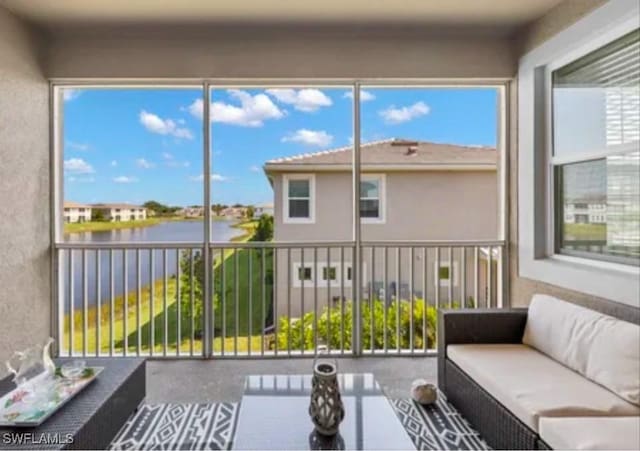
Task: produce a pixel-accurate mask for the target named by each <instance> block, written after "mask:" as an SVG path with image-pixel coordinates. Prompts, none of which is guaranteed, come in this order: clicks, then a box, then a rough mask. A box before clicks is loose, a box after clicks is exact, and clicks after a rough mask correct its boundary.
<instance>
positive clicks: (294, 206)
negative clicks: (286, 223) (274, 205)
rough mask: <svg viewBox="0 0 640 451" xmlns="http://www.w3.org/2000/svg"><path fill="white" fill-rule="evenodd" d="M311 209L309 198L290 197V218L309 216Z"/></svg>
mask: <svg viewBox="0 0 640 451" xmlns="http://www.w3.org/2000/svg"><path fill="white" fill-rule="evenodd" d="M309 210H310V209H309V199H289V217H290V218H308V217H309Z"/></svg>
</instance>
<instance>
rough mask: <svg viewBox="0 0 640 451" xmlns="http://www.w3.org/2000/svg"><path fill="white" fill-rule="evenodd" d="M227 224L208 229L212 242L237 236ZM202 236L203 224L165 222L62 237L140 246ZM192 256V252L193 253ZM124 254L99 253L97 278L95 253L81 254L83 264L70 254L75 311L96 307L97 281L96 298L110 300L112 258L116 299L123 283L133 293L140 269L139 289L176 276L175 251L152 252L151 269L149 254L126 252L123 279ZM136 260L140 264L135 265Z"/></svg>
mask: <svg viewBox="0 0 640 451" xmlns="http://www.w3.org/2000/svg"><path fill="white" fill-rule="evenodd" d="M232 226H233V222H231V221H213V222H212V228H211V232H212V234H211V236H212V239H213V240H214V241H216V242H222V241H225V242H226V241H230V240H231V239H232V238H233V237H235V236H238V235H241V234H242V233H243V232H242V230H240V229H237V228H233V227H232ZM203 235H204V224H203V222H202V221H167V222H162V223H160V224H157V225H154V226H150V227H140V228H137V229H119V230H109V231H104V232H82V233H71V234H68V235H65V239H66V240H67V241H68V242H72V243H107V242H114V241H115V242H128V243H131V244H132V246H135V243H144V242H182V241H202V240H203ZM194 252H195V251H194ZM124 253H125V252H124V251H123V250H113V252H112V255H111V256H110V252H109V251H108V250H103V251H100V265H99V266H100V274H99V275H98V274H97V265H96V262H97V256H98V254H97V252H96V251H92V250H88V251H85V253H84V255H85V261H84V262H83V259H82V254H83V253H82V251H74V253H73V269H72V271H73V304H74V306H75V307H80V306H82V304H83V302H84V299H85V292H86V299H87V303H88V305H89V306H93V305H95V304H96V301H97V299H98V284H97V283H96V281H97V280H99V281H100V287H99V294H100V300H101V303H108V302H109V301H110V298H111V289H112V288H111V258H113V295H114V296H120V295H122V294H123V293H124V291H125V286H124V285H125V284H124V281H125V280H126V282H127V286H126V291H128V292H131V291H135V290H136V289H137V283H138V279H137V274H138V272H137V270H138V266H139V267H140V286H141V287H144V286H146V285H148V284H149V281H150V280H157V279H161V278H162V277H164V275H165V274H166V276H167V277H171V276H174V275H176V274H177V272H178V268H177V267H178V261H179V260H178V259H179V251H177V250H176V249H167V250H166V251H163V250H155V251H154V252H153V269H152V265H151V251H150V250H148V249H142V250H139V251H136V250H135V249H131V250H127V251H126V254H127V270H126V275H125V268H124ZM138 256H139V257H140V261H138ZM69 266H70V265H69V257H68V252H65V256H64V262H63V267H62V272H63V277H64V296H63V297H64V300H65V303H64V305H65V312H67V313H68V311H69V300H70V296H71V293H70V283H69V282H70V281H69V279H70V277H69ZM83 267H84V268H86V270H85V271H86V275H87V277H86V283H85V282H84V280H83V277H82V275H83Z"/></svg>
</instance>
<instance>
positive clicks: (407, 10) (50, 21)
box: [0, 0, 560, 31]
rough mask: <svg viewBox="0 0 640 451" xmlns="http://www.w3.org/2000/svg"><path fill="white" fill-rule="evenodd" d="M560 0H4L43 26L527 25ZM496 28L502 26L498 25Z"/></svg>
mask: <svg viewBox="0 0 640 451" xmlns="http://www.w3.org/2000/svg"><path fill="white" fill-rule="evenodd" d="M559 2H560V0H321V1H316V0H0V6H4V7H5V8H7V9H9V10H11V11H12V12H13V13H14V14H16V15H17V16H19V17H21V18H23V19H25V20H27V21H29V22H32V23H35V24H37V25H39V26H42V27H45V28H58V27H65V26H71V27H73V26H96V25H108V26H113V25H123V26H127V25H150V26H153V25H189V24H230V23H244V24H266V25H268V24H280V23H287V24H308V23H309V24H317V25H340V24H362V25H368V24H385V25H387V24H388V25H400V26H401V25H412V26H416V25H418V26H419V25H425V26H426V25H438V26H460V27H467V26H469V27H489V28H491V27H495V28H496V29H500V31H505V30H508V29H514V28H516V27H519V26H521V25H524V24H526V23H528V22H530V21H532V20H534V19H536V18H538V17H540V16H541V15H543V14H544V13H545V12H547V11H548V10H549V9H550V8H552V7H553V6H555V5H556V4H558V3H559ZM496 31H498V30H496Z"/></svg>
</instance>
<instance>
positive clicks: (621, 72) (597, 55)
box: [551, 30, 640, 265]
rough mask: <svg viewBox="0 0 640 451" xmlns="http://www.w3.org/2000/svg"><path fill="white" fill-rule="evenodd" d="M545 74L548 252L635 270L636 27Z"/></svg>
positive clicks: (639, 200) (639, 163)
mask: <svg viewBox="0 0 640 451" xmlns="http://www.w3.org/2000/svg"><path fill="white" fill-rule="evenodd" d="M551 77H552V102H553V109H552V111H553V155H552V157H551V163H552V165H553V167H554V182H555V183H554V186H555V188H554V189H555V195H554V199H555V204H556V206H555V210H556V212H555V218H556V220H555V223H556V233H555V237H556V239H555V250H556V252H558V253H561V254H569V255H576V256H580V257H585V258H591V259H600V260H610V261H617V262H620V263H627V264H633V265H640V150H639V147H638V146H639V144H640V30H636V31H633V32H632V33H629V34H627V35H625V36H623V37H621V38H619V39H617V40H616V41H614V42H611V43H610V44H608V45H606V46H604V47H602V48H599V49H597V50H595V51H593V52H591V53H588V54H587V55H585V56H583V57H581V58H579V59H577V60H575V61H573V62H571V63H569V64H567V65H565V66H563V67H560V68H558V69H556V70H554V71H553V72H552V75H551ZM593 210H599V212H600V214H599V215H597V216H594V215H592V214H589V211H593Z"/></svg>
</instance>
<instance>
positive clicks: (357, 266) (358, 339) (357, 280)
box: [351, 82, 362, 356]
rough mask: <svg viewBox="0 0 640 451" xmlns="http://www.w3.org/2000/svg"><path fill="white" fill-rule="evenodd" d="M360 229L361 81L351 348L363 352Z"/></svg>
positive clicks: (356, 111) (356, 109)
mask: <svg viewBox="0 0 640 451" xmlns="http://www.w3.org/2000/svg"><path fill="white" fill-rule="evenodd" d="M361 232H362V231H361V230H360V83H359V82H355V83H354V84H353V241H354V244H355V247H354V252H353V265H352V268H353V280H352V285H353V288H352V294H353V300H352V313H353V314H352V319H353V321H352V322H353V324H352V334H351V350H352V352H353V354H354V355H356V356H358V355H361V354H362V309H361V308H360V307H361V305H360V304H361V301H362V299H361V298H362V237H361Z"/></svg>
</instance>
